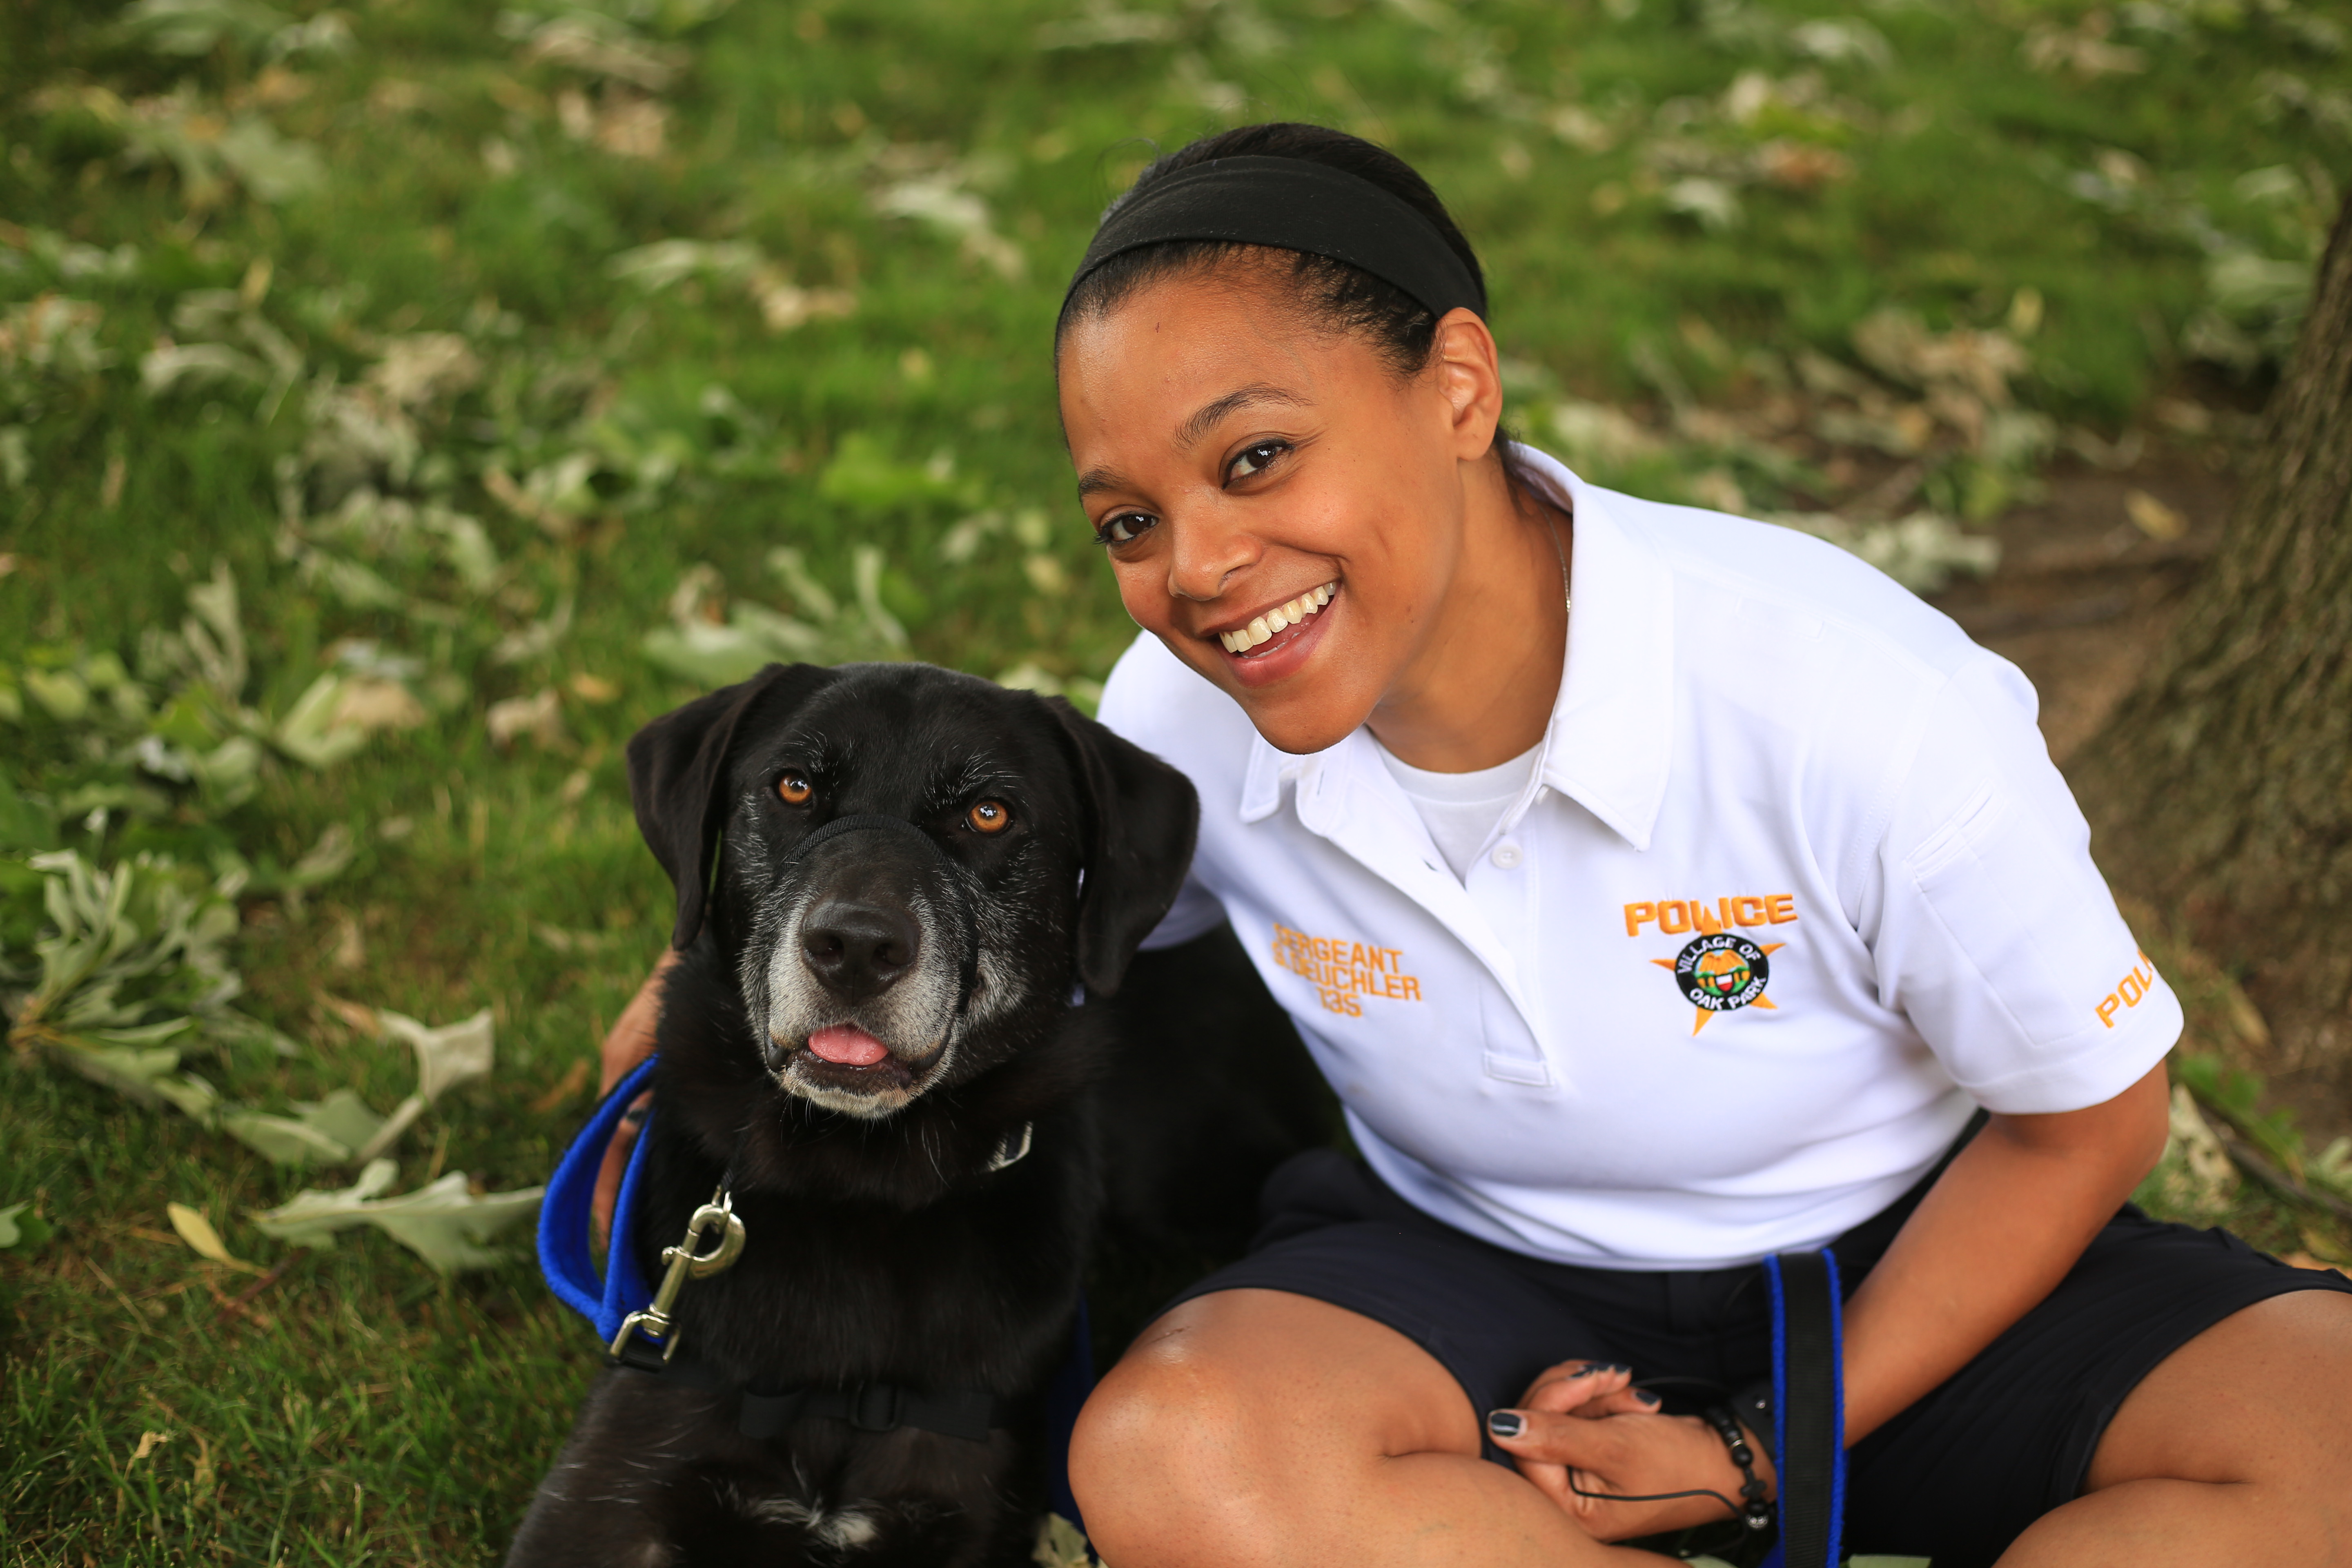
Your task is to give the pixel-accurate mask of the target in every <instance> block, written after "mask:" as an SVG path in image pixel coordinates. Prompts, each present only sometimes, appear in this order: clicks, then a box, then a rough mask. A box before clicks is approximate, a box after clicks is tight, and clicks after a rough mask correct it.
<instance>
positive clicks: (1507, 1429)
mask: <svg viewBox="0 0 2352 1568" xmlns="http://www.w3.org/2000/svg"><path fill="white" fill-rule="evenodd" d="M1527 1429H1528V1421H1527V1417H1526V1416H1524V1415H1520V1414H1519V1413H1518V1412H1517V1411H1516V1410H1490V1411H1488V1412H1487V1413H1486V1430H1487V1431H1489V1432H1492V1433H1493V1434H1494V1435H1495V1436H1497V1437H1516V1436H1518V1435H1519V1434H1520V1433H1522V1432H1524V1431H1526V1430H1527Z"/></svg>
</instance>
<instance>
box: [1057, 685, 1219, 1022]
mask: <svg viewBox="0 0 2352 1568" xmlns="http://www.w3.org/2000/svg"><path fill="white" fill-rule="evenodd" d="M1045 706H1046V707H1047V708H1048V709H1050V710H1052V712H1053V714H1054V717H1055V719H1057V720H1059V721H1061V725H1062V732H1063V734H1064V735H1065V736H1066V738H1067V739H1068V741H1069V742H1070V748H1071V751H1072V752H1073V754H1074V756H1075V759H1076V763H1077V773H1078V784H1079V789H1080V791H1081V792H1082V794H1083V795H1084V796H1085V799H1084V802H1083V805H1084V806H1085V810H1086V818H1087V820H1086V831H1085V836H1084V839H1083V843H1084V845H1085V849H1086V857H1087V859H1086V886H1085V888H1084V889H1083V890H1082V891H1081V892H1080V893H1079V895H1078V931H1077V943H1076V946H1077V969H1078V978H1079V979H1080V980H1081V981H1083V982H1085V984H1086V987H1087V992H1088V994H1092V995H1096V996H1110V995H1114V994H1117V993H1118V983H1119V981H1120V980H1121V979H1123V978H1124V977H1125V976H1126V974H1127V966H1128V964H1129V963H1130V962H1131V961H1132V960H1133V959H1134V957H1135V950H1136V949H1137V948H1139V947H1140V946H1141V945H1142V944H1143V939H1144V938H1145V937H1147V936H1150V934H1151V928H1152V927H1154V926H1156V925H1158V924H1159V923H1160V917H1162V916H1163V915H1165V914H1167V912H1168V910H1169V906H1171V904H1173V903H1175V901H1176V895H1177V893H1178V892H1180V891H1181V889H1183V886H1184V877H1185V874H1186V873H1187V872H1188V871H1190V870H1191V869H1192V840H1193V837H1194V835H1195V834H1196V833H1197V832H1198V830H1199V828H1200V823H1201V803H1200V798H1199V796H1197V795H1194V793H1193V791H1192V780H1190V779H1188V778H1186V777H1185V776H1184V775H1183V774H1182V773H1178V772H1177V771H1176V770H1175V769H1174V768H1171V767H1170V766H1169V765H1168V764H1167V763H1163V762H1161V761H1160V759H1159V758H1158V757H1155V756H1153V755H1152V754H1151V753H1150V752H1147V751H1145V750H1144V749H1143V748H1142V747H1140V746H1139V745H1136V744H1135V743H1134V742H1131V741H1126V740H1122V739H1121V738H1120V737H1118V736H1117V735H1115V734H1113V733H1111V732H1110V731H1108V730H1107V729H1105V728H1103V726H1101V725H1100V724H1097V723H1096V722H1095V721H1093V720H1092V719H1089V718H1087V716H1086V715H1084V714H1082V713H1080V712H1079V711H1078V710H1076V709H1075V708H1073V707H1071V706H1070V705H1069V704H1068V703H1067V702H1065V701H1064V700H1061V699H1060V698H1058V697H1051V698H1047V699H1045Z"/></svg>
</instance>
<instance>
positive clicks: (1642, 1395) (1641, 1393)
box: [1633, 1388, 1658, 1410]
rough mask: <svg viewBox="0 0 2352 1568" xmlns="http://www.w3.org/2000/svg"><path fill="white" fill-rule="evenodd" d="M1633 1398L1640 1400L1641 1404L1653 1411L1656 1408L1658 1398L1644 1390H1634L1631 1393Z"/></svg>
mask: <svg viewBox="0 0 2352 1568" xmlns="http://www.w3.org/2000/svg"><path fill="white" fill-rule="evenodd" d="M1633 1397H1634V1398H1636V1399H1638V1400H1640V1401H1641V1402H1642V1403H1643V1404H1644V1405H1648V1406H1649V1407H1650V1408H1651V1409H1653V1410H1655V1409H1656V1408H1657V1407H1658V1396H1657V1395H1656V1394H1653V1393H1651V1392H1650V1391H1649V1390H1648V1389H1646V1388H1637V1389H1635V1390H1634V1391H1633Z"/></svg>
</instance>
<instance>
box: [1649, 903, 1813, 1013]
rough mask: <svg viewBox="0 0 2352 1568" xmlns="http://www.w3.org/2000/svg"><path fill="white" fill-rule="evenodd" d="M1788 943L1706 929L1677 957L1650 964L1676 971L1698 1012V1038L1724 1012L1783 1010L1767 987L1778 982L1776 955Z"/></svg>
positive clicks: (1677, 980)
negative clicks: (1774, 971) (1774, 978)
mask: <svg viewBox="0 0 2352 1568" xmlns="http://www.w3.org/2000/svg"><path fill="white" fill-rule="evenodd" d="M1706 923H1707V924H1709V925H1713V924H1714V923H1715V922H1714V921H1707V922H1706ZM1786 945H1787V943H1785V942H1750V941H1748V939H1747V938H1746V937H1744V936H1741V935H1740V934H1739V933H1738V932H1737V931H1723V930H1719V929H1718V930H1716V931H1702V932H1701V933H1700V934H1699V935H1698V936H1696V937H1695V938H1693V939H1692V940H1691V941H1690V942H1688V943H1686V944H1685V946H1684V948H1683V950H1682V952H1678V953H1676V954H1675V956H1674V957H1672V958H1654V959H1652V960H1650V962H1651V963H1654V964H1656V965H1657V966H1658V967H1659V968H1661V969H1664V970H1669V971H1671V972H1672V973H1673V974H1674V977H1675V989H1676V990H1678V991H1680V992H1681V993H1682V994H1683V1000H1684V1001H1685V1002H1688V1003H1689V1004H1690V1005H1692V1006H1694V1007H1696V1008H1697V1009H1698V1016H1697V1018H1696V1021H1694V1022H1693V1023H1692V1025H1691V1033H1692V1034H1694V1035H1696V1034H1697V1033H1698V1032H1699V1031H1700V1030H1701V1029H1704V1028H1706V1021H1707V1020H1708V1019H1709V1018H1712V1017H1714V1016H1716V1015H1717V1014H1719V1013H1736V1012H1738V1010H1739V1009H1740V1008H1742V1007H1763V1008H1767V1009H1771V1010H1774V1011H1777V1010H1778V1009H1774V1008H1773V1006H1772V999H1771V998H1770V997H1769V996H1767V995H1765V994H1764V988H1765V987H1766V986H1768V985H1769V984H1771V983H1772V954H1773V953H1775V952H1779V951H1780V949H1781V948H1782V947H1784V946H1786Z"/></svg>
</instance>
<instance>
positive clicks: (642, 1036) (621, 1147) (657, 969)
mask: <svg viewBox="0 0 2352 1568" xmlns="http://www.w3.org/2000/svg"><path fill="white" fill-rule="evenodd" d="M673 963H677V953H676V952H671V951H667V950H666V951H665V952H663V953H662V955H661V962H659V963H656V964H655V965H654V972H653V973H651V974H649V975H647V976H646V983H645V984H643V985H641V986H639V987H638V988H637V994H635V996H633V997H631V998H630V999H629V1005H627V1006H626V1007H624V1008H622V1009H621V1016H620V1017H619V1018H617V1019H615V1020H614V1024H613V1029H612V1032H611V1033H610V1034H608V1035H606V1036H605V1037H604V1079H603V1081H602V1082H601V1083H599V1084H598V1085H597V1087H596V1094H597V1097H598V1098H599V1099H602V1098H603V1097H604V1096H605V1095H608V1094H610V1093H612V1092H613V1086H614V1084H616V1083H618V1082H620V1081H621V1080H622V1079H625V1078H626V1077H628V1076H629V1069H630V1068H634V1067H635V1066H636V1065H637V1064H638V1063H639V1062H641V1061H643V1060H645V1059H646V1058H647V1057H649V1056H651V1055H653V1054H654V1026H655V1025H656V1023H658V1022H659V1021H660V1019H661V988H662V976H663V975H665V974H667V973H669V967H670V965H671V964H673ZM653 1098H654V1097H653V1091H652V1090H650V1089H648V1090H646V1092H645V1093H643V1094H641V1095H639V1096H637V1102H636V1104H635V1105H634V1106H632V1107H630V1108H629V1111H628V1113H627V1114H626V1115H625V1116H624V1117H623V1118H622V1119H621V1124H620V1125H619V1126H618V1127H616V1128H614V1130H613V1141H612V1142H610V1143H609V1144H607V1145H605V1148H604V1163H603V1164H602V1165H601V1166H599V1167H598V1168H597V1172H596V1191H595V1193H594V1194H593V1195H592V1196H591V1197H590V1199H589V1202H588V1213H589V1215H590V1222H591V1224H592V1225H593V1227H594V1229H595V1233H596V1245H597V1246H599V1247H602V1246H604V1243H605V1239H606V1237H608V1236H609V1235H610V1234H611V1232H612V1229H613V1205H614V1204H615V1203H617V1202H618V1201H619V1200H620V1195H621V1173H623V1172H624V1171H625V1170H626V1169H628V1164H629V1151H630V1150H631V1149H632V1148H634V1147H635V1144H636V1142H637V1130H638V1129H639V1128H640V1127H642V1126H644V1125H645V1120H646V1110H647V1109H648V1108H650V1107H651V1106H652V1104H653Z"/></svg>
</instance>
